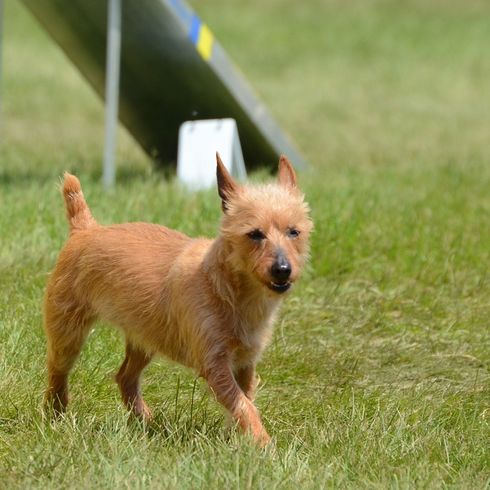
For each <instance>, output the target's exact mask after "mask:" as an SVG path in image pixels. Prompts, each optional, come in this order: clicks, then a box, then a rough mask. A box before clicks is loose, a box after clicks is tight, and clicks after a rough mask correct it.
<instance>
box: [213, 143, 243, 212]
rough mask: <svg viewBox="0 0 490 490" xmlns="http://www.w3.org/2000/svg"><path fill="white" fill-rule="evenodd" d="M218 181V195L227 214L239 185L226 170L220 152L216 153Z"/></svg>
mask: <svg viewBox="0 0 490 490" xmlns="http://www.w3.org/2000/svg"><path fill="white" fill-rule="evenodd" d="M216 179H217V181H218V193H219V196H220V197H221V207H222V208H223V211H224V212H225V213H226V211H227V209H228V202H229V200H230V197H231V196H232V195H233V194H234V193H235V192H236V191H237V189H238V184H237V183H236V182H235V181H234V180H233V178H232V176H231V175H230V174H229V172H228V170H226V167H225V165H224V163H223V162H222V161H221V158H220V156H219V153H218V152H216Z"/></svg>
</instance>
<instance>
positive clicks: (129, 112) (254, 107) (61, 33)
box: [22, 0, 304, 168]
mask: <svg viewBox="0 0 490 490" xmlns="http://www.w3.org/2000/svg"><path fill="white" fill-rule="evenodd" d="M22 2H23V3H24V4H25V5H26V7H27V8H28V9H29V10H30V11H31V12H32V14H33V15H34V16H35V17H36V18H37V19H38V21H39V22H40V23H41V24H42V25H43V26H44V28H45V29H46V30H47V31H48V32H49V34H50V35H51V37H52V38H53V39H54V40H55V41H56V43H57V44H58V45H59V46H60V47H61V48H62V50H63V51H64V52H65V53H66V55H67V56H68V58H70V60H71V61H72V62H73V63H74V64H75V65H76V67H77V68H78V69H79V70H80V72H81V73H82V74H83V76H84V77H85V78H86V79H87V80H88V81H89V83H90V84H91V85H92V87H93V88H94V89H95V91H96V92H97V93H98V94H99V95H100V97H101V98H102V99H104V93H105V91H104V87H105V76H106V75H105V66H106V65H105V61H106V39H107V16H108V13H107V2H106V1H104V0H22ZM121 26H122V28H121V59H120V83H119V119H120V121H121V122H122V123H123V124H124V126H126V128H127V129H128V130H129V132H130V133H131V134H132V135H133V137H134V138H135V139H136V140H137V141H138V142H139V143H140V145H141V146H142V147H143V149H144V150H145V151H146V153H148V154H149V155H150V156H151V157H152V158H153V159H155V160H156V161H158V162H161V163H162V164H165V165H168V164H171V163H175V162H176V160H177V140H178V130H179V126H180V125H181V124H182V123H183V122H184V121H188V120H194V119H216V118H224V117H231V118H233V119H235V120H236V122H237V126H238V131H239V134H240V140H241V143H242V149H243V153H244V157H245V161H246V162H247V165H248V166H249V167H254V166H257V165H260V164H266V165H274V166H275V165H276V164H277V158H278V156H279V154H280V153H286V154H287V155H288V156H289V158H290V159H291V161H292V162H293V163H294V164H295V166H296V167H298V168H301V167H302V166H304V160H303V158H302V156H301V155H300V153H299V152H298V151H297V149H296V148H295V147H294V145H293V143H292V142H291V140H290V139H289V138H288V136H287V135H286V134H285V133H284V132H283V131H282V130H281V129H280V128H279V126H278V125H277V124H276V122H275V121H274V119H273V118H272V117H271V116H270V114H269V113H268V111H267V109H266V108H265V106H264V105H263V104H262V103H261V102H259V100H258V99H257V97H256V96H255V95H254V93H253V91H252V90H251V88H250V87H249V85H248V83H247V82H246V80H245V79H244V78H243V76H242V75H241V74H240V73H239V72H238V71H237V70H236V69H235V68H234V66H233V65H232V63H231V62H230V60H229V58H228V56H227V55H226V53H225V51H224V50H223V48H222V47H221V46H220V45H219V44H218V42H217V41H216V39H215V38H214V36H213V34H212V32H211V31H210V29H209V28H208V27H207V25H206V24H204V23H203V22H201V20H200V19H199V17H198V16H197V15H196V14H195V13H194V12H193V11H192V10H191V9H190V7H189V6H188V5H187V4H186V3H185V2H184V1H183V0H122V3H121Z"/></svg>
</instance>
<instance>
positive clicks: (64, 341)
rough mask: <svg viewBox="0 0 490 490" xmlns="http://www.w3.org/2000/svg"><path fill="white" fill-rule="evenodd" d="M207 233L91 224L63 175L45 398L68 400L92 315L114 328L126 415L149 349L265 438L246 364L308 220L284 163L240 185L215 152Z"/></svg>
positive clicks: (262, 339)
mask: <svg viewBox="0 0 490 490" xmlns="http://www.w3.org/2000/svg"><path fill="white" fill-rule="evenodd" d="M216 159H217V170H216V173H217V183H218V192H219V196H220V197H221V204H222V210H223V215H222V220H221V226H220V231H219V235H218V237H217V238H215V239H214V240H212V239H204V238H190V237H188V236H186V235H184V234H183V233H180V232H178V231H174V230H171V229H169V228H166V227H164V226H160V225H156V224H149V223H127V224H118V225H111V226H102V225H99V224H98V223H97V222H96V221H95V219H94V218H93V216H92V214H91V212H90V209H89V208H88V206H87V204H86V202H85V199H84V196H83V193H82V189H81V186H80V182H79V180H78V179H77V178H76V177H75V176H73V175H70V174H69V173H65V175H64V182H63V187H62V192H63V195H64V200H65V205H66V214H67V218H68V222H69V226H70V235H69V238H68V241H67V242H66V244H65V245H64V247H63V249H62V250H61V252H60V255H59V258H58V261H57V263H56V266H55V269H54V271H53V272H52V274H51V276H50V278H49V281H48V285H47V288H46V294H45V301H44V327H45V333H46V336H47V369H48V387H47V391H46V396H45V402H46V404H47V405H48V406H49V407H51V410H53V411H54V412H55V413H61V412H63V411H64V410H65V408H66V405H67V403H68V375H69V372H70V370H71V369H72V367H73V364H74V362H75V361H76V359H77V357H78V355H79V353H80V350H81V348H82V346H83V343H84V341H85V340H86V338H87V335H88V333H89V330H90V328H91V326H92V324H93V323H94V322H95V321H96V320H97V319H98V318H101V319H104V320H105V321H107V322H109V323H111V324H114V325H115V326H117V327H119V328H120V329H121V330H122V332H123V333H124V336H125V339H126V356H125V359H124V361H123V363H122V365H121V367H120V369H119V371H118V373H117V374H116V376H115V379H116V382H117V384H118V385H119V389H120V391H121V395H122V399H123V402H124V403H125V405H126V406H127V408H128V409H129V410H130V412H132V413H133V414H134V415H136V416H138V417H141V418H143V419H145V420H150V419H151V412H150V409H149V408H148V406H147V405H146V403H145V401H144V400H143V397H142V394H141V385H140V378H141V373H142V371H143V369H144V368H145V366H147V364H148V363H149V362H150V361H151V359H152V357H153V356H155V355H157V354H160V355H164V356H166V357H168V358H170V359H172V360H174V361H176V362H179V363H181V364H183V365H185V366H187V367H189V368H191V369H193V370H195V371H196V372H197V374H198V375H199V376H201V377H203V378H204V379H205V380H206V382H207V383H208V385H209V387H210V389H211V391H212V393H213V394H214V396H215V398H216V400H217V401H218V402H219V403H220V404H221V405H223V406H224V407H225V409H226V410H227V411H228V412H229V413H230V414H231V416H232V418H233V419H234V420H235V421H236V423H237V424H238V426H239V427H240V428H241V430H242V431H243V432H245V433H249V434H251V436H252V437H253V440H254V441H255V442H256V443H258V444H259V445H261V446H264V445H265V444H267V443H268V442H269V440H270V437H269V435H268V433H267V431H266V430H265V428H264V426H263V424H262V422H261V418H260V415H259V412H258V410H257V408H256V407H255V405H254V397H255V390H256V386H257V377H256V365H257V362H258V360H259V358H260V356H261V354H262V352H263V350H264V348H265V347H266V346H267V344H268V342H269V340H270V338H271V333H272V325H273V321H274V317H275V314H276V312H277V309H278V306H279V305H280V303H281V301H282V299H283V298H284V296H285V294H286V292H287V291H289V290H290V288H291V286H292V285H293V283H295V281H296V280H297V279H298V277H299V276H300V273H301V271H302V269H303V267H304V265H305V262H306V261H307V259H308V255H309V240H308V237H309V234H310V231H311V229H312V226H313V224H312V221H311V219H310V217H309V207H308V204H307V203H306V202H305V200H304V196H303V194H302V193H301V191H300V190H299V188H298V186H297V180H296V174H295V171H294V169H293V167H292V165H291V163H290V162H289V161H288V159H287V158H286V157H285V156H281V157H280V160H279V167H278V177H277V182H274V183H269V184H262V185H242V184H240V183H238V182H236V181H235V180H234V179H233V178H232V177H231V175H230V174H229V173H228V171H227V169H226V167H225V166H224V165H223V162H222V161H221V159H220V157H219V155H218V154H216Z"/></svg>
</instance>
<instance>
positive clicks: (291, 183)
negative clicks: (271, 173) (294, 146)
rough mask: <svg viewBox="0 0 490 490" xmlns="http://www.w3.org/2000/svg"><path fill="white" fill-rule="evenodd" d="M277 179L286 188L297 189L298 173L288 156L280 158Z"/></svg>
mask: <svg viewBox="0 0 490 490" xmlns="http://www.w3.org/2000/svg"><path fill="white" fill-rule="evenodd" d="M277 179H278V180H279V184H281V185H283V186H285V187H289V188H290V189H296V188H297V181H296V172H295V171H294V168H293V166H292V165H291V162H290V161H289V160H288V157H287V156H286V155H281V157H280V158H279V171H278V174H277Z"/></svg>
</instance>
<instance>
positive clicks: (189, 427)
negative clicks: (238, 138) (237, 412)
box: [0, 0, 490, 489]
mask: <svg viewBox="0 0 490 490" xmlns="http://www.w3.org/2000/svg"><path fill="white" fill-rule="evenodd" d="M193 4H194V5H195V7H196V8H197V9H198V11H199V13H200V15H201V16H202V17H203V19H204V20H205V21H207V22H208V23H209V25H210V26H211V29H212V30H213V31H214V32H215V34H216V35H217V37H218V39H219V40H220V41H221V43H222V44H223V46H224V47H225V48H226V49H227V50H228V51H229V53H230V54H231V56H232V58H233V59H234V60H235V61H236V62H237V64H238V65H239V66H240V68H241V69H242V71H243V72H244V73H246V75H247V77H248V78H249V80H250V81H251V83H252V84H253V86H254V87H255V88H256V90H257V92H258V93H259V94H260V95H261V97H262V98H263V100H264V101H265V102H266V103H267V105H268V106H269V107H270V109H271V111H272V112H273V113H274V115H275V116H276V117H277V119H278V120H279V121H280V123H281V124H282V125H283V126H284V127H285V128H286V129H287V130H288V131H289V132H290V133H291V134H292V135H293V136H294V139H295V140H296V141H297V143H298V145H299V146H300V147H301V149H302V150H303V152H304V153H305V155H306V156H307V158H308V159H309V161H310V162H311V168H310V170H309V171H307V172H304V173H302V174H301V175H300V181H301V185H302V187H303V189H304V190H305V192H306V195H307V197H308V200H309V202H310V205H311V208H312V214H313V218H314V220H315V225H316V230H315V233H314V235H313V246H312V258H311V263H310V267H309V269H308V271H307V273H306V275H305V276H304V278H303V281H302V282H301V284H299V285H298V287H297V288H296V290H295V291H294V293H293V294H292V295H291V296H290V297H289V298H288V299H287V301H286V302H285V304H284V307H283V309H282V313H281V315H280V318H279V321H278V322H277V325H276V332H275V336H274V341H273V343H272V345H271V346H270V348H269V350H268V351H267V352H266V354H265V356H264V359H263V361H262V363H261V364H260V366H259V373H260V376H261V378H262V380H263V383H262V385H261V389H260V392H259V396H258V406H259V407H260V409H261V411H262V414H263V418H264V422H265V424H266V426H267V428H268V430H269V432H270V433H271V434H272V435H273V437H274V439H275V450H267V451H260V450H258V449H256V448H254V447H253V446H252V445H251V444H249V443H248V441H246V440H244V439H243V438H241V437H239V436H238V435H237V434H236V433H233V432H230V431H229V430H227V429H225V428H224V426H223V414H222V413H221V411H220V410H219V408H218V407H217V406H216V404H215V402H214V401H213V400H212V399H211V398H210V397H209V395H208V394H207V392H206V390H205V389H204V387H203V386H202V385H201V383H200V381H198V380H196V379H195V376H194V375H193V374H192V373H190V372H189V371H187V370H185V369H182V368H180V367H178V366H175V365H172V364H170V363H169V362H167V361H165V360H159V361H157V362H154V363H153V364H152V365H151V366H150V367H149V369H148V370H147V372H146V376H145V383H144V390H145V394H146V399H147V401H148V402H149V404H150V405H151V406H152V408H153V410H154V413H155V416H156V420H155V423H154V424H152V425H151V426H150V427H142V426H140V425H138V424H134V423H131V422H130V421H128V418H127V416H126V413H125V410H124V409H123V407H122V404H121V402H120V400H119V395H118V391H117V388H116V385H115V384H114V383H113V381H112V378H111V377H112V375H113V374H114V373H115V372H116V370H117V368H118V365H119V364H120V362H121V360H122V358H123V342H122V341H121V339H120V337H119V334H118V333H117V332H116V331H115V330H113V329H111V328H109V327H107V326H103V325H102V326H101V327H100V328H98V329H96V330H95V331H94V333H93V334H92V335H91V336H90V338H89V341H88V343H87V345H86V347H85V349H84V351H83V354H82V356H81V359H80V362H79V363H78V364H77V367H76V369H75V370H74V372H73V375H72V382H71V388H72V391H71V392H72V404H71V406H70V410H69V411H68V414H67V416H66V418H65V419H64V420H61V421H58V422H53V423H50V422H48V421H45V420H43V417H42V411H41V403H42V395H43V389H44V383H45V341H44V335H43V331H42V314H41V303H42V297H43V289H44V286H45V283H46V277H47V274H48V272H49V271H50V270H51V269H52V267H53V265H54V263H55V260H56V257H57V254H58V251H59V249H60V248H61V246H62V244H63V241H64V240H65V238H66V236H67V224H66V222H65V218H64V209H63V203H62V200H61V197H60V195H59V193H58V191H57V183H58V179H59V176H60V174H61V173H62V172H63V170H65V169H66V170H71V171H73V172H76V173H77V174H78V175H79V176H80V178H81V179H82V183H83V186H84V190H85V195H86V197H87V200H88V201H89V204H90V206H91V208H92V210H93V213H94V215H95V216H96V217H97V218H98V219H99V221H101V222H103V223H111V222H121V221H131V220H145V221H153V222H159V223H163V224H166V225H168V226H171V227H175V228H178V229H180V230H182V231H184V232H186V233H189V234H192V235H196V234H205V235H210V236H211V235H214V234H215V232H216V230H217V224H218V220H219V217H220V204H219V200H218V197H217V194H216V192H215V191H214V190H213V191H209V192H204V193H199V194H194V195H189V194H187V193H186V192H184V191H183V190H181V189H180V188H179V186H178V185H176V184H175V182H173V181H168V180H167V181H166V180H165V179H164V178H163V176H162V175H161V173H160V172H158V171H155V170H154V169H153V168H152V166H151V164H150V163H149V162H148V161H147V159H146V157H145V156H144V155H143V154H142V152H141V151H140V150H139V148H138V147H137V146H136V145H135V143H134V142H133V141H132V140H131V138H130V137H129V136H128V135H127V134H126V133H125V132H124V130H122V129H121V131H120V134H119V148H118V165H119V169H118V171H119V182H118V185H117V189H116V192H114V193H112V194H106V193H104V192H103V191H102V187H101V185H100V177H101V155H102V149H103V148H102V143H103V121H104V117H103V116H104V115H103V107H102V105H101V103H100V101H99V100H98V99H97V98H96V97H95V95H94V94H93V92H92V91H91V89H90V88H89V87H88V86H87V84H86V83H85V82H84V81H83V80H82V79H81V78H80V76H79V75H78V73H77V72H76V71H75V70H74V69H73V67H72V66H71V65H70V64H69V62H68V61H67V60H66V58H65V57H64V56H63V54H62V53H61V52H60V50H59V49H58V48H57V47H55V46H54V45H53V44H52V43H51V41H50V40H49V39H48V37H47V36H46V34H44V33H43V32H42V31H41V30H40V28H39V27H38V25H37V24H36V23H35V22H34V21H33V19H32V18H31V17H30V16H29V15H28V14H27V13H26V11H25V10H24V9H23V8H22V7H21V6H20V2H17V1H14V0H6V2H5V19H4V20H5V24H4V25H5V33H4V34H5V38H4V41H5V45H4V77H3V81H2V105H3V115H2V121H1V128H0V131H1V143H0V289H1V294H0V488H9V489H10V488H19V489H20V488H22V489H24V488H43V489H44V488H110V489H114V488H176V489H187V488H189V489H195V488H223V489H229V488H264V489H270V488H296V489H298V488H325V487H327V488H448V487H450V488H471V489H476V488H489V487H490V371H489V370H490V331H489V318H490V276H489V272H488V270H489V264H490V192H489V189H490V139H489V135H490V89H489V80H490V57H489V56H488V47H489V46H490V29H489V28H488V19H489V16H490V4H489V3H488V2H487V1H486V0H452V1H451V2H446V1H443V0H407V1H406V2H401V1H396V0H351V1H349V2H346V1H343V0H310V1H308V2H298V1H293V0H282V1H279V0H270V1H267V2H262V1H259V0H253V1H251V2H239V1H238V0H233V1H228V2H222V1H218V0H210V1H207V2H197V1H194V2H193ZM252 178H253V179H256V180H262V179H266V178H268V175H266V173H265V172H259V173H258V174H255V175H253V176H252Z"/></svg>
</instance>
